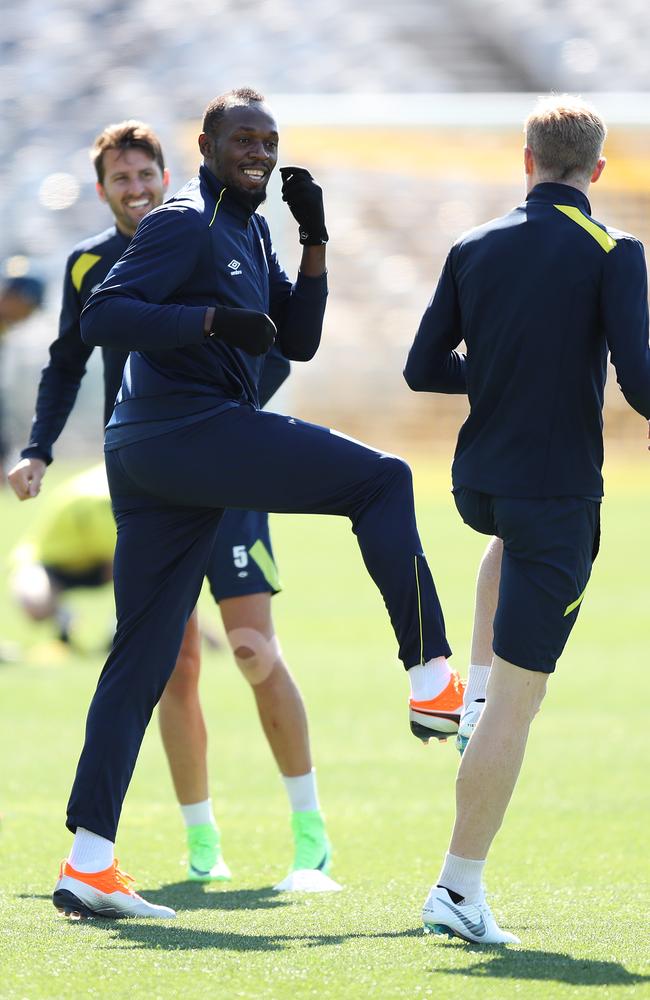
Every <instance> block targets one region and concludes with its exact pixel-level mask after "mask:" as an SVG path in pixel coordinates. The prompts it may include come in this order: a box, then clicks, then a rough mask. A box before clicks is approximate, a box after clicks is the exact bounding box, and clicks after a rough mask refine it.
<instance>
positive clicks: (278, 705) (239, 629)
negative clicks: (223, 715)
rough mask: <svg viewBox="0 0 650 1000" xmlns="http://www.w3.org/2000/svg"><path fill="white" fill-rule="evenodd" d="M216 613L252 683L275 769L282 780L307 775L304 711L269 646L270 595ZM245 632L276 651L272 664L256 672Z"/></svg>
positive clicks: (224, 605)
mask: <svg viewBox="0 0 650 1000" xmlns="http://www.w3.org/2000/svg"><path fill="white" fill-rule="evenodd" d="M219 609H220V611H221V617H222V619H223V624H224V628H225V630H226V635H227V636H228V641H229V642H230V645H231V647H232V650H233V655H234V657H235V660H236V661H237V664H238V666H239V667H240V669H241V670H242V673H243V674H244V675H245V676H246V677H247V679H248V680H249V681H250V683H251V688H252V691H253V695H254V697H255V701H256V703H257V711H258V713H259V717H260V721H261V723H262V728H263V729H264V733H265V735H266V738H267V740H268V742H269V746H270V747H271V752H272V753H273V756H274V757H275V760H276V763H277V765H278V768H279V769H280V771H281V773H282V774H283V775H284V776H285V777H295V776H298V775H302V774H306V773H307V772H308V771H311V767H312V760H311V752H310V749H309V732H308V729H307V715H306V712H305V706H304V704H303V700H302V697H301V695H300V691H299V690H298V687H297V686H296V683H295V681H294V679H293V677H292V676H291V674H290V672H289V669H288V667H287V665H286V663H285V662H284V659H283V657H282V653H281V651H280V649H279V647H278V646H277V644H276V645H275V646H274V647H269V646H268V645H267V644H269V643H271V642H272V640H274V639H275V630H274V627H273V620H272V617H271V595H270V594H268V593H262V594H250V595H247V596H245V597H229V598H226V599H225V600H222V601H221V602H220V604H219ZM248 631H250V632H253V633H257V634H259V635H260V636H262V637H263V639H264V640H265V643H264V646H265V648H267V649H268V648H273V649H274V652H273V654H272V661H271V662H269V663H268V665H267V667H266V669H264V668H261V669H259V670H258V672H257V673H255V667H253V669H251V665H252V664H256V666H257V667H261V664H259V663H257V661H258V660H259V659H260V654H259V652H258V651H256V650H255V649H252V648H250V646H248V645H247V644H246V642H245V641H242V637H245V636H246V633H247V632H248ZM265 675H266V676H265Z"/></svg>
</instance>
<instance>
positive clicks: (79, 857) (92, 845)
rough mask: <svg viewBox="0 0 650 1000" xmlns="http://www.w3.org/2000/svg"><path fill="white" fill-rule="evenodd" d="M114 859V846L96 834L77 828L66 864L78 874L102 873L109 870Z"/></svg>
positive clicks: (80, 827)
mask: <svg viewBox="0 0 650 1000" xmlns="http://www.w3.org/2000/svg"><path fill="white" fill-rule="evenodd" d="M114 857H115V844H114V843H113V841H112V840H106V838H105V837H100V836H99V834H97V833H91V832H90V830H84V828H83V826H78V827H77V832H76V833H75V835H74V840H73V841H72V850H71V851H70V854H69V855H68V863H69V864H70V865H71V866H72V867H73V868H74V869H75V871H78V872H86V873H88V872H103V871H105V870H106V868H110V867H111V865H112V864H113V859H114Z"/></svg>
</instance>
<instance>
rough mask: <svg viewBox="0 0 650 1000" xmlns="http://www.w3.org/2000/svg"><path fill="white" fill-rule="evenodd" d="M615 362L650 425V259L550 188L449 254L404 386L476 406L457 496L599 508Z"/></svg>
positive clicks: (466, 432) (574, 197) (564, 189)
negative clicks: (460, 395) (585, 500)
mask: <svg viewBox="0 0 650 1000" xmlns="http://www.w3.org/2000/svg"><path fill="white" fill-rule="evenodd" d="M463 340H464V341H465V344H466V346H467V355H466V356H464V355H462V354H460V353H458V352H457V351H456V350H455V348H456V347H458V345H459V344H460V343H461V341H463ZM608 350H609V351H610V352H611V358H612V363H613V365H614V367H615V369H616V375H617V379H618V382H619V385H620V387H621V389H622V391H623V394H624V396H625V398H626V399H627V401H628V402H629V403H630V405H631V406H632V407H633V408H634V409H635V410H637V411H638V412H639V413H641V414H643V416H645V417H646V418H649V419H650V348H649V345H648V288H647V273H646V264H645V256H644V252H643V246H642V245H641V243H640V242H639V241H638V240H637V239H635V238H634V237H633V236H630V235H629V234H627V233H623V232H620V231H618V230H615V229H611V228H609V227H606V226H604V225H603V224H602V223H600V222H597V221H595V220H594V219H592V218H591V207H590V205H589V201H588V199H587V197H586V196H585V195H584V194H582V192H580V191H578V190H577V189H576V188H574V187H571V186H569V185H566V184H549V183H544V184H538V185H537V186H536V187H535V188H533V190H532V191H531V192H530V193H529V195H528V197H527V199H526V202H525V204H523V205H520V206H519V207H517V208H515V209H513V210H512V211H511V212H509V213H508V214H507V215H505V216H503V217H501V218H499V219H495V220H493V221H491V222H488V223H486V224H485V225H483V226H480V227H478V228H477V229H473V230H471V231H470V232H469V233H466V234H465V235H464V236H462V237H461V238H460V239H459V240H458V242H457V243H455V244H454V246H453V247H452V248H451V250H450V252H449V255H448V257H447V260H446V263H445V265H444V268H443V271H442V274H441V277H440V280H439V282H438V286H437V288H436V291H435V293H434V296H433V298H432V300H431V302H430V303H429V306H428V308H427V309H426V311H425V313H424V316H423V318H422V321H421V323H420V327H419V329H418V332H417V335H416V337H415V340H414V343H413V346H412V347H411V351H410V353H409V356H408V360H407V363H406V368H405V370H404V376H405V378H406V381H407V383H408V385H409V386H410V387H411V388H412V389H414V390H416V391H429V392H463V391H467V393H468V396H469V401H470V408H471V409H470V414H469V417H468V418H467V420H466V421H465V423H464V424H463V426H462V428H461V431H460V434H459V437H458V444H457V447H456V454H455V457H454V464H453V470H452V475H453V483H454V486H455V487H459V486H465V487H469V488H470V489H474V490H478V491H480V492H483V493H488V494H491V495H493V496H511V497H551V496H586V497H594V498H596V497H600V496H602V492H603V480H602V473H601V468H602V462H603V441H602V427H603V419H602V408H603V395H604V387H605V379H606V375H607V353H608Z"/></svg>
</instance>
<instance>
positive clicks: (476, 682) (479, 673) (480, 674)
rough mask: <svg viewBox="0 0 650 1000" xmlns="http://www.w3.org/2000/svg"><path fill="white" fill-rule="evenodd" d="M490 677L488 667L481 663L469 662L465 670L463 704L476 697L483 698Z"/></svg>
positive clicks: (474, 699)
mask: <svg viewBox="0 0 650 1000" xmlns="http://www.w3.org/2000/svg"><path fill="white" fill-rule="evenodd" d="M489 679H490V667H489V666H487V667H486V666H485V665H484V664H481V663H470V665H469V670H468V671H467V684H466V685H465V697H464V698H463V704H464V705H469V703H470V701H476V699H477V698H485V692H486V691H487V684H488V680H489Z"/></svg>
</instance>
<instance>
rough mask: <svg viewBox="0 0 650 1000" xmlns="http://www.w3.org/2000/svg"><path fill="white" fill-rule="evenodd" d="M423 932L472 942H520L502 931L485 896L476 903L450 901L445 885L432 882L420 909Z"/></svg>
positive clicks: (512, 935) (508, 932) (507, 932)
mask: <svg viewBox="0 0 650 1000" xmlns="http://www.w3.org/2000/svg"><path fill="white" fill-rule="evenodd" d="M422 920H423V922H424V931H425V934H442V935H445V936H446V937H459V938H462V939H463V941H470V942H472V943H473V944H521V942H520V940H519V938H518V937H515V935H514V934H511V933H510V931H502V930H501V928H500V927H499V925H498V924H497V922H496V920H495V919H494V917H493V915H492V911H491V909H490V907H489V906H488V904H487V902H486V901H485V898H483V899H481V900H479V901H478V902H476V903H466V902H465V901H464V900H461V901H460V902H459V903H454V901H453V899H452V898H451V896H450V895H449V893H448V891H447V890H446V889H443V888H442V887H441V886H439V885H434V886H433V887H432V889H431V892H430V893H429V895H428V896H427V898H426V902H425V904H424V907H423V909H422Z"/></svg>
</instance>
